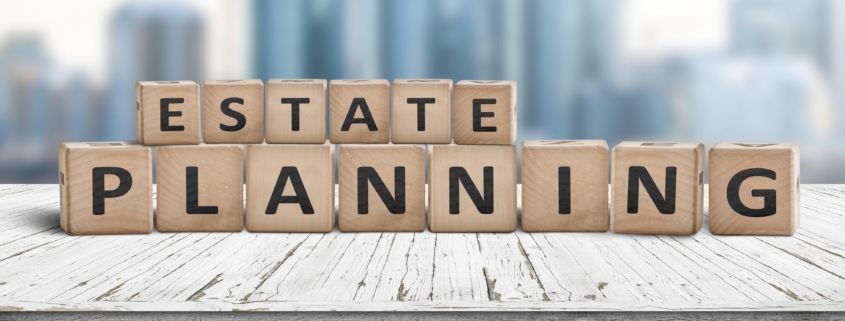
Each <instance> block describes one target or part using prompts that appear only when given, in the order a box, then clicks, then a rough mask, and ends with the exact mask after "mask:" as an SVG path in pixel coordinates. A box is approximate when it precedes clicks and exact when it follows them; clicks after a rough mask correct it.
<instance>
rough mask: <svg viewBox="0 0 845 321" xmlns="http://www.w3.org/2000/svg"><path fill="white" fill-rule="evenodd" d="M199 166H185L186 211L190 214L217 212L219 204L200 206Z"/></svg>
mask: <svg viewBox="0 0 845 321" xmlns="http://www.w3.org/2000/svg"><path fill="white" fill-rule="evenodd" d="M199 194H200V192H199V168H197V167H196V166H189V167H186V168H185V203H186V206H185V211H186V212H187V213H188V214H217V206H200V205H199V203H200V200H199V198H200V196H199Z"/></svg>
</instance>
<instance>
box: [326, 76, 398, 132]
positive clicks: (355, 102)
mask: <svg viewBox="0 0 845 321" xmlns="http://www.w3.org/2000/svg"><path fill="white" fill-rule="evenodd" d="M329 101H330V105H329V109H330V110H331V116H330V118H329V123H330V124H329V126H330V136H329V137H330V139H331V142H332V143H335V144H378V143H387V142H389V141H390V83H388V82H387V80H386V79H355V80H332V81H331V83H329Z"/></svg>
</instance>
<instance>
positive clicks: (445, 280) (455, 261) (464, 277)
mask: <svg viewBox="0 0 845 321" xmlns="http://www.w3.org/2000/svg"><path fill="white" fill-rule="evenodd" d="M435 242H437V244H436V245H435V247H434V273H433V280H432V281H433V285H432V291H431V300H434V301H489V300H490V293H489V292H487V291H488V288H489V286H488V282H489V281H490V280H489V279H487V278H486V277H485V276H484V261H483V257H482V255H481V249H479V247H478V240H477V238H476V236H475V234H471V233H457V234H453V233H437V236H436V241H435Z"/></svg>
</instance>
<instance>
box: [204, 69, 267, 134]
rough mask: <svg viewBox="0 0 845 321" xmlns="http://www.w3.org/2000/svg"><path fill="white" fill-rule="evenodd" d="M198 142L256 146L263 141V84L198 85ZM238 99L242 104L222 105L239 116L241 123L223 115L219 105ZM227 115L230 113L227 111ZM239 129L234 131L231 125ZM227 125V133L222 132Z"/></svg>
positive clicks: (220, 82) (212, 82)
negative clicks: (199, 132)
mask: <svg viewBox="0 0 845 321" xmlns="http://www.w3.org/2000/svg"><path fill="white" fill-rule="evenodd" d="M202 95H203V100H202V112H203V115H202V119H203V123H202V124H203V126H202V139H203V142H205V143H212V144H258V143H261V142H263V141H264V83H263V82H262V81H261V79H244V80H206V81H205V82H203V84H202ZM232 98H237V99H241V100H242V101H243V103H238V102H233V103H228V102H227V104H226V108H229V109H231V110H232V111H235V112H237V113H240V114H241V115H242V117H243V118H244V123H243V124H240V122H239V120H238V119H236V118H234V117H232V116H230V115H227V114H226V113H224V111H223V106H222V103H223V102H224V101H226V100H227V99H232ZM227 112H228V113H229V114H231V111H227ZM239 124H240V126H243V128H240V129H237V130H235V129H234V128H231V127H232V126H237V125H239ZM221 126H228V127H227V128H230V130H223V128H221Z"/></svg>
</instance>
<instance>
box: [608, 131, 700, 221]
mask: <svg viewBox="0 0 845 321" xmlns="http://www.w3.org/2000/svg"><path fill="white" fill-rule="evenodd" d="M612 162H613V164H612V166H611V167H612V168H611V171H612V173H611V179H610V180H611V201H610V229H611V230H612V231H613V232H614V233H626V234H682V235H692V234H695V233H697V232H698V230H699V229H701V224H702V223H703V221H704V205H703V197H704V145H702V144H700V143H665V142H660V143H653V142H622V143H619V145H616V147H614V148H613V161H612Z"/></svg>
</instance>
